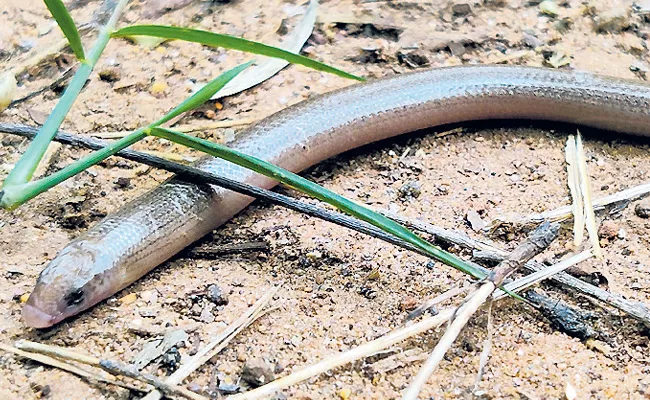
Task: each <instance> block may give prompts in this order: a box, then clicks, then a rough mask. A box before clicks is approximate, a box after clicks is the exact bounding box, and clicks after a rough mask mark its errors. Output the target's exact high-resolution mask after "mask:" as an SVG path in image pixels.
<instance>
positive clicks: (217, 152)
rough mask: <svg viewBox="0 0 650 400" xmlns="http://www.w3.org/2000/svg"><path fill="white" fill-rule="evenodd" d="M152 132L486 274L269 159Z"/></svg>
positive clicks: (450, 262)
mask: <svg viewBox="0 0 650 400" xmlns="http://www.w3.org/2000/svg"><path fill="white" fill-rule="evenodd" d="M151 134H152V135H154V136H157V137H161V138H165V139H168V140H171V141H173V142H176V143H179V144H182V145H185V146H189V147H192V148H195V149H197V150H201V151H203V152H205V153H208V154H210V155H212V156H215V157H219V158H223V159H224V160H227V161H230V162H232V163H235V164H237V165H240V166H242V167H244V168H248V169H251V170H253V171H255V172H257V173H260V174H262V175H265V176H268V177H270V178H272V179H275V180H277V181H279V182H282V183H284V184H286V185H289V186H291V187H293V188H295V189H297V190H300V191H301V192H303V193H307V194H309V195H310V196H313V197H315V198H317V199H319V200H322V201H325V202H327V203H329V204H331V205H333V206H335V207H336V208H338V209H339V210H341V211H343V212H346V213H348V214H350V215H352V216H354V217H357V218H359V219H361V220H363V221H366V222H368V223H370V224H372V225H374V226H376V227H378V228H380V229H383V230H384V231H386V232H388V233H390V234H392V235H394V236H396V237H398V238H400V239H403V240H405V241H407V242H408V243H411V244H412V245H414V246H417V247H419V248H420V249H422V250H424V251H425V252H427V254H429V255H431V256H432V257H434V258H436V259H438V260H440V261H442V262H444V263H445V264H447V265H450V266H452V267H454V268H456V269H458V270H460V271H462V272H465V273H467V274H469V275H471V276H473V277H475V278H478V279H481V278H484V277H485V274H484V273H483V272H482V271H480V270H478V269H477V268H475V267H474V266H472V265H470V264H468V263H466V262H464V261H463V260H461V259H460V258H458V257H456V256H454V255H452V254H450V253H447V252H445V251H443V250H441V249H439V248H437V247H435V246H434V245H432V244H431V243H429V242H427V241H425V240H424V239H422V238H420V237H419V236H418V235H416V234H414V233H413V232H411V231H409V230H408V229H406V228H405V227H404V226H402V225H400V224H398V223H397V222H395V221H393V220H391V219H389V218H386V217H384V216H383V215H381V214H379V213H376V212H374V211H372V210H369V209H367V208H365V207H363V206H361V205H359V204H357V203H354V202H353V201H351V200H348V199H346V198H345V197H343V196H340V195H338V194H336V193H334V192H332V191H330V190H327V189H325V188H323V187H321V186H319V185H317V184H315V183H314V182H311V181H309V180H307V179H305V178H302V177H300V176H298V175H296V174H294V173H292V172H289V171H287V170H284V169H282V168H279V167H276V166H275V165H273V164H271V163H269V162H266V161H263V160H260V159H258V158H255V157H251V156H248V155H246V154H243V153H240V152H238V151H236V150H232V149H229V148H227V147H225V146H222V145H219V144H217V143H213V142H210V141H207V140H203V139H199V138H195V137H192V136H189V135H185V134H183V133H180V132H175V131H173V130H170V129H165V128H153V129H151Z"/></svg>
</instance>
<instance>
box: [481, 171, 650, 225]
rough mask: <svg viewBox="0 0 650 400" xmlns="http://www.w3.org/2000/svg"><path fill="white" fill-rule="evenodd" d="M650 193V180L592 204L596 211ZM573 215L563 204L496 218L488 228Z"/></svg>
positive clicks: (558, 219)
mask: <svg viewBox="0 0 650 400" xmlns="http://www.w3.org/2000/svg"><path fill="white" fill-rule="evenodd" d="M649 194H650V182H649V183H643V184H641V185H637V186H633V187H631V188H628V189H625V190H621V191H620V192H616V193H613V194H610V195H607V196H603V197H599V198H597V199H595V200H593V201H592V203H591V205H592V207H593V209H594V211H601V210H603V209H605V208H606V207H607V206H610V205H612V204H617V203H621V202H624V201H632V200H639V199H642V198H644V197H647V196H648V195H649ZM572 216H573V212H572V210H571V206H570V205H568V206H562V207H559V208H556V209H555V210H551V211H545V212H543V213H537V214H530V215H527V216H525V217H521V218H517V219H507V218H495V219H494V220H492V222H490V223H489V224H488V226H487V227H486V229H487V230H494V229H496V228H497V227H499V226H501V225H504V224H508V225H513V226H528V225H534V224H538V223H540V222H542V221H553V222H562V221H566V220H568V219H569V218H571V217H572Z"/></svg>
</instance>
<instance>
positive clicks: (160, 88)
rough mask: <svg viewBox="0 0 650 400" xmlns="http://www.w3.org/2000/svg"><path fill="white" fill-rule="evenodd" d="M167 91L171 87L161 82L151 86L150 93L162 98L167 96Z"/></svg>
mask: <svg viewBox="0 0 650 400" xmlns="http://www.w3.org/2000/svg"><path fill="white" fill-rule="evenodd" d="M167 89H169V86H168V85H167V83H165V82H161V81H156V82H154V83H153V85H151V89H150V92H151V94H153V95H154V96H161V95H163V94H165V92H166V91H167Z"/></svg>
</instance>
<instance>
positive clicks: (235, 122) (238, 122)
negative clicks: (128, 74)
mask: <svg viewBox="0 0 650 400" xmlns="http://www.w3.org/2000/svg"><path fill="white" fill-rule="evenodd" d="M258 120H259V118H240V119H232V120H226V121H217V122H213V123H211V124H206V125H199V126H189V125H185V126H180V127H178V128H174V130H175V131H178V132H183V133H190V132H197V131H209V130H214V129H219V128H231V127H233V126H245V125H250V124H253V123H255V122H257V121H258ZM129 133H131V131H120V132H94V133H92V134H91V136H93V137H96V138H100V139H121V138H123V137H125V136H126V135H128V134H129Z"/></svg>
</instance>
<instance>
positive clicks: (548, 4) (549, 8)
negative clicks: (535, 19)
mask: <svg viewBox="0 0 650 400" xmlns="http://www.w3.org/2000/svg"><path fill="white" fill-rule="evenodd" d="M539 11H540V12H541V13H542V14H545V15H548V16H551V17H555V16H557V15H558V14H559V13H560V12H559V10H558V8H557V4H556V3H555V2H554V1H552V0H546V1H543V2H541V3H540V4H539Z"/></svg>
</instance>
